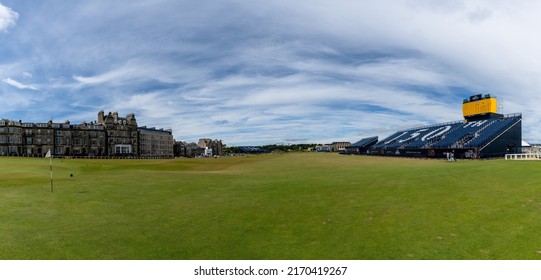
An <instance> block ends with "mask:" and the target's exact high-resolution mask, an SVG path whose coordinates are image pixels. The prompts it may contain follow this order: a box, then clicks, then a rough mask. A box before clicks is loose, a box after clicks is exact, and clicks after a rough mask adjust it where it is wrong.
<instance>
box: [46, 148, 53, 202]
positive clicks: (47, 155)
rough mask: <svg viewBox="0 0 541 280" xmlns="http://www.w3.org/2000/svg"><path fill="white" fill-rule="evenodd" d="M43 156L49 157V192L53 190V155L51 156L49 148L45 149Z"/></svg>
mask: <svg viewBox="0 0 541 280" xmlns="http://www.w3.org/2000/svg"><path fill="white" fill-rule="evenodd" d="M45 158H49V169H50V170H51V192H53V157H52V156H51V149H49V151H47V154H45Z"/></svg>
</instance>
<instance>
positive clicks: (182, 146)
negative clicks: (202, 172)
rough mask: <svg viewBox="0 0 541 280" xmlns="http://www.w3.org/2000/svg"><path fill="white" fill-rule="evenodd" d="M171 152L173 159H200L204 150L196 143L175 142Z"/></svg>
mask: <svg viewBox="0 0 541 280" xmlns="http://www.w3.org/2000/svg"><path fill="white" fill-rule="evenodd" d="M173 150H174V151H173V152H174V155H175V157H189V158H193V157H200V156H201V155H202V154H203V153H204V152H205V148H200V147H199V146H198V145H197V143H194V142H192V143H188V142H184V141H176V142H175V145H174V146H173Z"/></svg>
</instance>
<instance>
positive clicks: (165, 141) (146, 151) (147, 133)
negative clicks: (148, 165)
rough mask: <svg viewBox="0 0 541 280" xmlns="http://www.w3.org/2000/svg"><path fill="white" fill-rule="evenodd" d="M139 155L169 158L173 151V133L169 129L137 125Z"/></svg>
mask: <svg viewBox="0 0 541 280" xmlns="http://www.w3.org/2000/svg"><path fill="white" fill-rule="evenodd" d="M137 130H138V132H139V156H141V157H159V158H171V157H173V156H174V153H173V145H174V140H173V134H172V131H171V130H170V129H168V130H163V129H156V128H154V127H152V128H147V127H146V126H143V127H139V128H138V129H137Z"/></svg>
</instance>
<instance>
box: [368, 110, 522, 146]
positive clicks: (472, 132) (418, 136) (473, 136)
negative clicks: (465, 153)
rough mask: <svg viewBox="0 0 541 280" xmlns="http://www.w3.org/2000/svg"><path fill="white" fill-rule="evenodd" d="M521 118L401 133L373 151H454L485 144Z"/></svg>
mask: <svg viewBox="0 0 541 280" xmlns="http://www.w3.org/2000/svg"><path fill="white" fill-rule="evenodd" d="M520 120H521V116H518V115H514V116H507V117H502V118H492V119H483V120H474V121H469V122H466V123H465V122H464V121H457V122H452V123H446V124H438V125H433V126H427V127H418V128H412V129H408V130H402V131H398V132H396V133H394V134H392V135H391V136H389V137H387V138H385V139H383V140H381V141H379V142H378V143H377V144H376V145H374V146H373V147H372V149H452V148H476V147H481V146H483V145H486V144H487V143H488V142H490V140H491V139H494V137H495V136H497V135H498V134H499V133H502V132H504V131H505V130H506V129H508V128H510V127H512V126H513V125H514V124H515V123H516V122H518V121H520Z"/></svg>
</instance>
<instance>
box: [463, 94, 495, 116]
mask: <svg viewBox="0 0 541 280" xmlns="http://www.w3.org/2000/svg"><path fill="white" fill-rule="evenodd" d="M497 108H498V106H497V102H496V98H494V97H490V95H488V94H487V95H485V97H482V96H481V94H478V95H474V96H471V97H470V99H469V100H467V99H466V100H464V103H463V104H462V115H463V116H464V117H469V116H475V115H483V114H487V113H494V114H496V113H497V111H498V109H497Z"/></svg>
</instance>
